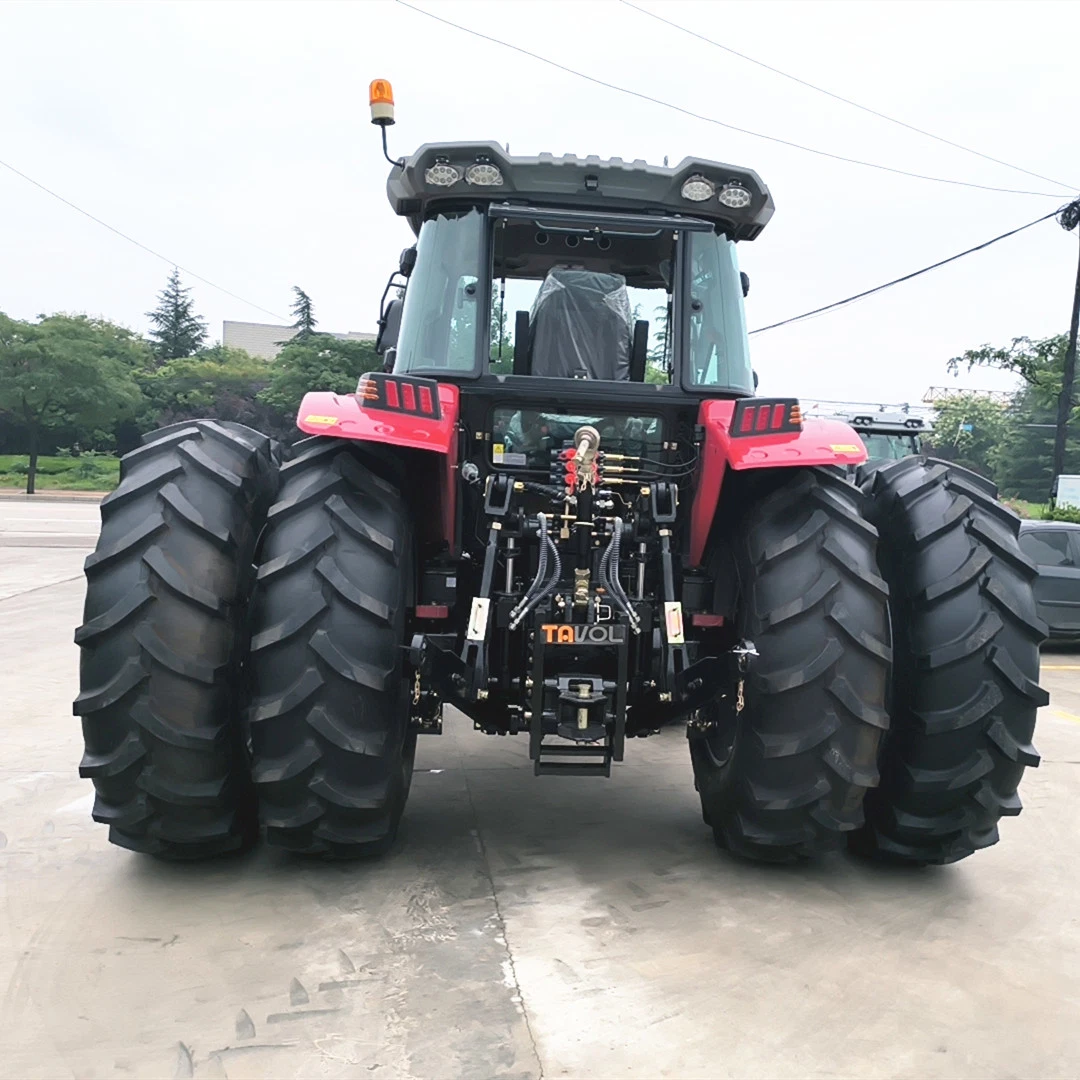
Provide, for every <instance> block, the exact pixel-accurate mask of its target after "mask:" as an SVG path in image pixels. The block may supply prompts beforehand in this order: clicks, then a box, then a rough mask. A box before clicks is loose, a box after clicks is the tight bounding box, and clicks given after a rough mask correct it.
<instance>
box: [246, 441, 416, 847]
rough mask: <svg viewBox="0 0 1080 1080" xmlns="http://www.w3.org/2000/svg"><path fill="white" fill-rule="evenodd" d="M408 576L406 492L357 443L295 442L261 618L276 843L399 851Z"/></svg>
mask: <svg viewBox="0 0 1080 1080" xmlns="http://www.w3.org/2000/svg"><path fill="white" fill-rule="evenodd" d="M411 574H412V530H411V528H410V524H409V519H408V512H407V509H406V506H405V503H404V501H403V499H402V497H401V495H400V493H399V491H398V489H397V488H396V487H395V486H393V485H392V484H390V483H389V482H387V481H386V480H384V479H382V478H381V477H380V476H378V475H376V473H374V472H373V471H372V470H371V469H370V468H368V467H367V465H366V464H365V459H364V457H363V455H362V450H361V449H360V448H358V447H356V446H355V445H353V444H350V443H347V442H342V441H340V440H335V439H323V438H313V439H306V440H304V441H303V442H301V443H298V444H297V445H296V447H294V450H293V457H292V460H290V461H287V462H286V463H285V464H283V465H282V467H281V491H280V494H279V498H278V502H277V503H276V504H275V505H274V506H273V507H272V508H271V510H270V514H269V521H268V525H267V530H266V533H265V536H264V539H263V543H262V547H261V554H260V566H259V570H258V582H257V585H256V590H255V598H254V617H253V620H252V630H253V633H252V639H251V658H250V674H251V681H252V701H251V708H250V711H249V727H250V744H251V752H252V760H253V776H254V780H255V785H256V788H257V789H258V793H259V804H260V816H261V818H262V821H263V824H264V825H265V827H266V839H267V841H268V842H269V843H271V844H276V845H278V846H280V847H285V848H289V849H290V850H293V851H299V852H306V853H310V854H322V855H329V856H333V857H355V856H362V855H373V854H379V853H381V852H383V851H385V850H387V849H388V848H389V847H390V845H391V844H392V843H393V841H394V837H395V835H396V833H397V828H398V822H399V821H400V818H401V814H402V811H403V809H404V806H405V799H406V796H407V794H408V790H409V782H410V780H411V777H412V764H413V755H414V753H415V747H416V735H415V732H411V731H410V730H409V726H408V720H409V708H408V701H407V699H406V696H405V694H406V691H407V687H406V685H405V683H404V680H403V663H404V657H405V649H404V647H403V646H404V644H405V616H406V606H407V603H408V599H409V594H410V588H411Z"/></svg>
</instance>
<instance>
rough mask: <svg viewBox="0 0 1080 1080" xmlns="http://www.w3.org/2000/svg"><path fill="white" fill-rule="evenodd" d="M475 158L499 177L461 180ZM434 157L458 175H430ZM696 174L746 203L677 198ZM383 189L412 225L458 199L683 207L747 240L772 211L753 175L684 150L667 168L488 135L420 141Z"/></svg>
mask: <svg viewBox="0 0 1080 1080" xmlns="http://www.w3.org/2000/svg"><path fill="white" fill-rule="evenodd" d="M481 163H486V164H489V165H494V166H495V167H496V168H497V169H498V170H499V173H501V177H502V183H501V184H499V185H497V186H495V185H491V186H481V185H479V184H469V183H468V182H466V180H465V171H466V169H467V168H468V167H469V166H470V165H474V164H481ZM437 164H446V165H450V166H452V167H453V168H454V169H455V170H456V171H457V173H458V176H459V177H460V178H459V179H457V180H456V181H455V182H453V183H451V184H450V185H448V186H438V185H436V184H432V183H430V182H429V181H428V179H427V178H426V174H427V172H428V170H429V169H431V168H432V167H433V166H435V165H437ZM484 171H485V172H488V175H489V176H490V175H491V174H490V171H488V170H484ZM446 175H448V174H447V173H445V172H443V176H446ZM698 176H700V177H704V178H705V179H706V180H709V181H711V182H712V184H713V185H714V186H715V189H716V191H720V190H721V189H722V188H723V187H724V186H725V185H728V184H736V185H738V186H739V187H741V188H743V189H745V190H746V191H747V192H749V193H750V200H749V205H747V206H745V207H741V208H731V207H727V206H724V205H723V204H721V203H720V201H719V200H718V198H717V196H716V194H713V195H711V196H710V197H709V198H707V199H704V200H702V201H692V200H690V199H687V198H685V197H684V196H683V194H682V188H683V185H684V184H685V183H686V181H687V180H689V179H691V178H692V177H698ZM386 193H387V197H388V198H389V199H390V205H391V206H392V207H393V208H394V213H395V214H398V215H400V216H401V217H405V218H408V219H409V224H410V225H411V226H412V228H413V231H414V232H418V231H419V229H420V225H421V223H422V222H423V220H424V218H426V217H429V216H430V215H431V214H432V213H433V212H434V211H435V210H436V209H437V208H438V207H440V206H448V205H455V204H456V205H457V206H461V205H462V204H463V203H464V204H473V205H476V204H483V203H499V202H514V203H517V204H523V205H527V206H548V207H552V206H554V207H560V208H566V209H576V210H583V209H592V210H612V211H615V210H618V211H638V212H642V211H644V212H652V213H663V214H668V215H671V214H684V215H686V216H689V217H694V218H698V219H704V220H706V221H712V222H715V223H716V224H717V225H719V226H720V227H721V228H722V229H723V231H725V232H726V233H727V234H728V235H729V236H731V238H732V239H734V240H753V239H754V237H755V236H757V234H758V233H759V232H761V230H762V229H763V228H764V227H765V224H766V222H768V220H769V218H771V217H772V214H773V200H772V196H771V195H770V194H769V189H768V188H767V187H766V186H765V185H764V184H763V183H762V182H761V178H760V177H759V176H758V175H757V173H755V172H754V171H753V170H751V169H742V168H739V167H738V166H736V165H724V164H722V163H721V162H718V161H707V160H705V159H704V158H684V159H683V160H682V161H681V162H679V164H678V165H676V166H675V167H674V168H670V169H669V168H665V167H661V166H658V165H648V164H646V163H645V162H644V161H623V160H622V158H610V159H608V160H602V159H601V158H598V157H586V158H579V157H575V156H574V155H573V154H565V155H563V156H562V157H555V156H554V155H553V154H540V155H539V156H538V157H511V156H510V155H509V154H508V153H506V152H505V151H504V150H503V149H502V147H500V146H499V145H498V144H497V143H492V142H463V143H427V144H425V145H424V146H421V147H420V149H419V150H417V151H416V153H415V154H413V155H412V157H410V158H409V159H408V160H406V161H405V162H404V163H403V164H402V165H399V166H395V167H394V169H392V170H391V172H390V177H389V179H388V180H387V182H386Z"/></svg>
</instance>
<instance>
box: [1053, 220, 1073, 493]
mask: <svg viewBox="0 0 1080 1080" xmlns="http://www.w3.org/2000/svg"><path fill="white" fill-rule="evenodd" d="M1058 224H1060V225H1061V227H1062V228H1063V229H1065V230H1066V232H1072V231H1073V229H1075V228H1076V226H1077V225H1080V199H1074V200H1073V201H1072V202H1071V203H1069V204H1068V206H1064V207H1062V210H1061V213H1060V214H1058ZM1078 324H1080V259H1078V261H1077V265H1076V289H1075V291H1074V292H1073V306H1072V321H1071V322H1070V323H1069V344H1068V347H1067V348H1066V350H1065V372H1064V377H1063V378H1062V380H1061V396H1060V397H1059V398H1058V414H1057V431H1056V432H1055V433H1054V467H1053V469H1052V476H1051V477H1050V484H1051V488H1050V494H1051V497H1053V492H1054V487H1055V486H1056V484H1057V478H1058V477H1059V476H1060V475H1061V474H1062V473H1063V472H1064V471H1065V440H1066V439H1067V437H1068V433H1069V414H1070V413H1071V412H1072V409H1073V404H1074V402H1073V383H1074V381H1075V380H1076V331H1077V326H1078Z"/></svg>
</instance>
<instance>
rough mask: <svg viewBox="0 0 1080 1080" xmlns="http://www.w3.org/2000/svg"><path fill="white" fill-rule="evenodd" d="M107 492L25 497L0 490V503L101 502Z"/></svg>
mask: <svg viewBox="0 0 1080 1080" xmlns="http://www.w3.org/2000/svg"><path fill="white" fill-rule="evenodd" d="M108 494H109V493H108V492H107V491H38V492H35V493H34V494H33V495H27V494H26V492H25V491H19V490H18V489H17V488H0V501H4V502H36V501H38V500H41V501H43V502H101V500H102V499H104V498H105V496H106V495H108Z"/></svg>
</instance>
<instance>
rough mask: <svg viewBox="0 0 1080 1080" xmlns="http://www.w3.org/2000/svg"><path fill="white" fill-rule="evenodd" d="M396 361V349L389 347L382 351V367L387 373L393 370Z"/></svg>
mask: <svg viewBox="0 0 1080 1080" xmlns="http://www.w3.org/2000/svg"><path fill="white" fill-rule="evenodd" d="M396 362H397V349H395V348H389V349H387V350H386V352H384V353H383V362H382V369H383V371H385V372H386V373H387V374H388V375H389V374H390V372H392V371H393V370H394V364H395V363H396Z"/></svg>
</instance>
